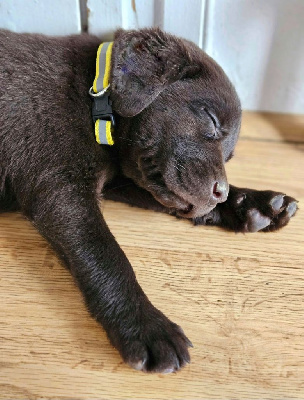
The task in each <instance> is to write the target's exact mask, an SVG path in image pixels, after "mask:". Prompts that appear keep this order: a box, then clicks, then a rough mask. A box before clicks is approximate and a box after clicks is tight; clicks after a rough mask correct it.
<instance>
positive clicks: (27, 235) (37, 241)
mask: <svg viewBox="0 0 304 400" xmlns="http://www.w3.org/2000/svg"><path fill="white" fill-rule="evenodd" d="M227 169H228V177H229V181H230V182H231V183H233V184H235V185H239V186H247V187H254V188H258V189H274V190H277V191H282V192H286V193H288V194H289V195H291V196H294V197H295V198H297V199H298V200H299V201H300V203H299V206H300V210H299V211H298V213H297V215H296V217H295V218H293V219H292V221H291V223H290V224H289V226H287V227H286V228H285V229H283V230H282V231H280V232H278V233H268V234H265V233H256V234H247V235H242V234H237V235H236V234H234V233H229V232H225V231H222V230H220V229H217V228H212V227H194V226H191V224H190V223H188V222H186V221H180V220H176V219H174V218H173V217H170V216H166V215H159V214H156V213H154V212H149V211H143V210H139V209H133V208H130V207H128V206H125V205H121V204H115V203H111V202H107V203H106V204H105V205H104V213H105V217H106V220H107V221H108V224H109V225H110V227H111V229H112V232H113V233H114V234H115V236H116V238H117V240H118V242H119V243H120V244H121V246H122V248H123V249H124V251H125V252H126V254H127V255H128V257H129V259H130V260H131V263H132V264H133V266H134V269H135V271H136V275H137V278H138V280H139V282H140V284H141V285H142V287H143V288H144V290H145V292H146V293H147V294H148V296H149V297H150V299H151V300H152V302H153V303H154V305H156V306H157V307H158V308H160V309H161V310H162V311H163V312H165V313H166V314H167V315H168V316H169V317H170V318H171V319H172V320H173V321H175V322H176V323H178V324H180V325H181V326H182V327H183V328H184V330H185V332H186V334H187V335H188V337H189V338H190V339H191V340H192V342H193V344H194V348H193V349H191V356H192V362H191V364H190V365H189V366H187V367H186V368H184V369H183V370H182V371H181V372H179V373H177V374H171V375H147V374H144V373H140V372H136V371H134V370H132V369H130V368H129V367H128V366H126V365H124V364H123V362H122V361H121V359H120V357H119V355H118V353H117V351H116V350H115V349H113V348H112V347H111V346H110V345H109V343H108V340H107V338H106V335H105V333H104V331H103V330H102V328H101V327H99V326H98V325H97V323H95V322H94V321H93V320H92V319H91V318H90V317H89V316H88V314H87V312H86V310H85V308H84V305H83V302H82V298H81V295H80V294H79V292H78V290H77V289H76V287H75V286H74V283H73V281H72V279H71V277H70V276H69V274H68V272H67V271H66V270H65V269H64V268H63V267H62V266H61V265H60V264H59V262H58V260H57V258H56V256H55V255H54V253H53V251H52V250H51V249H50V247H49V246H48V244H47V243H46V242H45V241H44V240H43V239H42V238H41V237H40V236H39V234H38V233H37V232H36V231H35V229H34V228H33V227H32V226H31V225H30V224H29V222H27V221H26V220H25V219H24V218H23V217H22V216H21V215H20V214H2V215H0V296H1V298H0V301H1V313H0V398H1V399H74V400H76V399H93V398H94V399H246V400H248V399H294V398H298V399H304V243H303V242H304V212H303V208H304V206H303V204H304V116H284V115H274V114H254V113H246V114H245V115H244V121H243V127H242V135H241V139H240V141H239V143H238V146H237V151H236V155H235V157H234V159H233V160H232V161H230V162H229V163H228V165H227Z"/></svg>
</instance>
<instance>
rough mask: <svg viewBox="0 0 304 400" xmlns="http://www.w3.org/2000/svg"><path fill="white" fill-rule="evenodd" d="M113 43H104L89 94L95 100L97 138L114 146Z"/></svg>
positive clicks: (99, 48) (93, 114) (98, 56)
mask: <svg viewBox="0 0 304 400" xmlns="http://www.w3.org/2000/svg"><path fill="white" fill-rule="evenodd" d="M112 47H113V42H106V43H102V44H101V45H100V46H99V47H98V51H97V57H96V75H95V79H94V82H93V86H92V87H91V88H90V90H89V94H90V96H91V97H92V99H93V105H92V116H93V121H94V125H95V138H96V141H97V143H99V144H107V145H110V146H112V145H113V144H114V142H113V138H112V129H113V128H114V116H113V110H112V102H111V100H110V94H109V88H110V83H109V80H110V71H111V55H112Z"/></svg>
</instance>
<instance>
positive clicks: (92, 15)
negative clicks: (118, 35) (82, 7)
mask: <svg viewBox="0 0 304 400" xmlns="http://www.w3.org/2000/svg"><path fill="white" fill-rule="evenodd" d="M87 7H88V28H89V32H90V33H92V34H95V35H98V36H100V37H102V38H103V39H104V40H110V39H112V37H113V32H114V31H115V30H116V29H117V28H123V29H139V28H144V27H151V26H154V0H140V1H139V0H137V1H136V0H130V1H129V0H111V1H108V0H88V2H87Z"/></svg>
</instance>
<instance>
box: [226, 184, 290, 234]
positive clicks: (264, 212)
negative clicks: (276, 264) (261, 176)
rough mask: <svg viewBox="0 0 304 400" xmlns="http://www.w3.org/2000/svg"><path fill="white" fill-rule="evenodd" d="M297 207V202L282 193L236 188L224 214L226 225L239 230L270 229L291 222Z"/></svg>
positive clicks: (230, 195) (278, 227)
mask: <svg viewBox="0 0 304 400" xmlns="http://www.w3.org/2000/svg"><path fill="white" fill-rule="evenodd" d="M297 209H298V206H297V201H296V200H295V199H294V198H292V197H289V196H286V195H284V194H282V193H278V192H273V191H270V190H265V191H259V190H251V189H234V190H233V191H232V193H231V194H229V198H228V200H227V204H225V206H224V207H223V209H222V210H221V217H222V221H223V225H224V226H226V227H229V228H230V229H233V230H235V231H236V232H257V231H263V232H268V231H275V230H277V229H280V228H282V227H283V226H285V225H287V224H288V222H289V220H290V218H291V217H293V216H294V215H295V213H296V211H297Z"/></svg>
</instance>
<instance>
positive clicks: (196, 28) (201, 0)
mask: <svg viewBox="0 0 304 400" xmlns="http://www.w3.org/2000/svg"><path fill="white" fill-rule="evenodd" d="M204 10H205V0H189V1H185V0H164V16H163V26H162V28H163V29H164V30H165V31H167V32H169V33H172V34H174V35H177V36H181V37H184V38H185V39H188V40H191V41H192V42H194V43H196V44H197V45H199V46H200V47H202V41H203V24H204Z"/></svg>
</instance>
